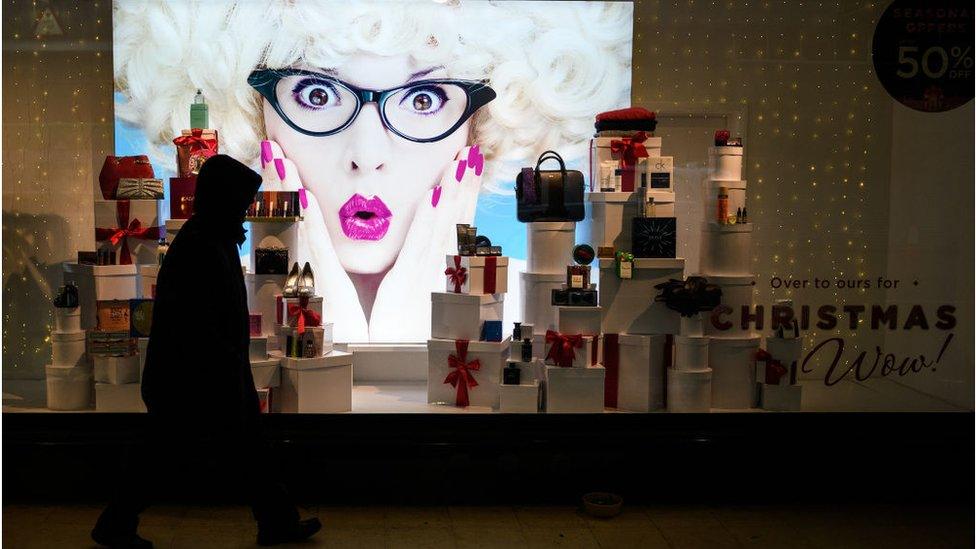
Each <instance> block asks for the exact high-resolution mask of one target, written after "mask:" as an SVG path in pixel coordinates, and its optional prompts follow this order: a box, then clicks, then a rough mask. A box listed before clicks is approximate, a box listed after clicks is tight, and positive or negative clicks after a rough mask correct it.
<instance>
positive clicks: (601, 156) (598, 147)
mask: <svg viewBox="0 0 976 549" xmlns="http://www.w3.org/2000/svg"><path fill="white" fill-rule="evenodd" d="M638 133H639V132H636V131H634V132H622V134H621V135H618V136H601V137H594V138H593V139H591V140H590V174H589V175H590V177H589V181H590V186H591V187H590V188H591V190H592V189H594V188H598V187H597V186H595V185H594V182H596V181H599V180H600V179H599V176H600V172H599V170H600V168H601V166H603V165H604V162H610V161H614V162H616V163H617V164H618V167H620V168H621V169H625V167H624V166H623V165H622V164H621V160H620V156H619V155H617V154H614V153H613V151H612V142H613V141H620V140H623V139H630V138H633V137H635V136H637V134H638ZM661 144H662V138H660V137H652V136H647V137H645V139H644V141H643V142H641V145H643V147H644V149H645V151H646V152H647V157H643V158H638V159H637V162H636V163H635V165H634V166H632V170H633V171H634V176H633V184H634V185H635V186H636V185H639V184H640V181H641V177H640V175H641V173H643V169H644V167H645V166H646V159H647V158H649V157H660V156H661ZM626 190H633V189H626Z"/></svg>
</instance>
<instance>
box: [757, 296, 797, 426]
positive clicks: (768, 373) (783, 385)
mask: <svg viewBox="0 0 976 549" xmlns="http://www.w3.org/2000/svg"><path fill="white" fill-rule="evenodd" d="M792 311H793V302H792V300H788V299H787V300H780V301H777V303H776V305H774V306H773V314H772V318H773V326H772V330H773V334H772V335H771V336H768V337H766V348H765V349H764V350H763V349H761V350H760V351H759V352H758V353H757V355H756V389H757V391H758V397H759V399H758V402H757V404H758V406H759V407H760V408H763V409H764V410H773V411H780V412H799V411H800V405H801V402H802V399H803V386H802V385H800V384H799V383H798V382H797V373H798V372H797V370H798V369H799V364H800V358H801V356H802V354H803V339H802V338H801V337H800V327H799V323H798V322H797V320H796V319H795V318H792V317H793V313H792Z"/></svg>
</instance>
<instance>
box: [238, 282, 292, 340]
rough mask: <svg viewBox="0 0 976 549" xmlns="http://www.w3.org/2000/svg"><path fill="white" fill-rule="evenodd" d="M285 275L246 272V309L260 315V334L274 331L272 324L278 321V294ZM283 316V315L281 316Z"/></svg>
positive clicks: (282, 286) (264, 334)
mask: <svg viewBox="0 0 976 549" xmlns="http://www.w3.org/2000/svg"><path fill="white" fill-rule="evenodd" d="M286 278H287V277H286V276H285V275H259V274H254V273H246V274H245V275H244V282H245V285H246V287H247V309H248V311H250V312H252V313H260V315H261V335H263V336H268V335H272V334H274V333H275V331H274V324H275V323H276V322H277V321H278V296H280V295H281V292H282V291H283V290H284V288H285V279H286ZM281 318H284V317H281Z"/></svg>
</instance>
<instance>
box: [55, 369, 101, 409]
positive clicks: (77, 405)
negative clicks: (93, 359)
mask: <svg viewBox="0 0 976 549" xmlns="http://www.w3.org/2000/svg"><path fill="white" fill-rule="evenodd" d="M45 374H46V380H45V383H46V385H47V407H48V408H49V409H51V410H85V409H88V408H90V407H91V401H92V391H93V390H94V385H93V383H92V373H91V370H90V369H89V368H88V367H80V368H79V367H70V366H68V367H66V366H51V365H48V366H47V367H45Z"/></svg>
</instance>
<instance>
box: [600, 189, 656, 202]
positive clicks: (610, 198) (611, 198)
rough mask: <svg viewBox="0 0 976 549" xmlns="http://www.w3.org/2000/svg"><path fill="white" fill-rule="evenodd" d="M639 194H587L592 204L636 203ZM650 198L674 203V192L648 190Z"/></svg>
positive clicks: (601, 192)
mask: <svg viewBox="0 0 976 549" xmlns="http://www.w3.org/2000/svg"><path fill="white" fill-rule="evenodd" d="M636 195H637V192H636V191H634V192H603V191H593V192H588V193H586V197H585V198H586V200H588V201H590V202H609V203H618V202H632V201H636V199H635V196H636ZM647 195H648V196H653V197H654V201H655V202H674V197H675V194H674V191H667V190H664V189H648V190H647Z"/></svg>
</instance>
